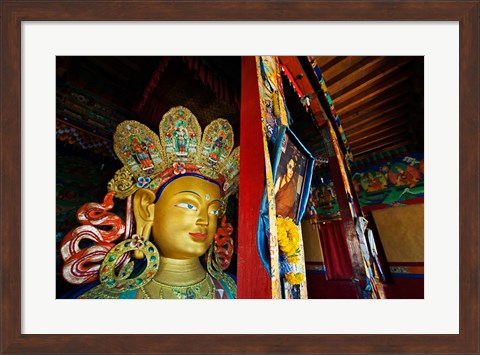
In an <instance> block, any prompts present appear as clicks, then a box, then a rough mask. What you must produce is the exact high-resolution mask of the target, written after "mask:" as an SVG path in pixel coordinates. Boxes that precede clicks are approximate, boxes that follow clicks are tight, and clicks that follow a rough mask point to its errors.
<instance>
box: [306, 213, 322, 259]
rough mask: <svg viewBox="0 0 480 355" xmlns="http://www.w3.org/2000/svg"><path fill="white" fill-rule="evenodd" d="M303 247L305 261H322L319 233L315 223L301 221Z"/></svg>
mask: <svg viewBox="0 0 480 355" xmlns="http://www.w3.org/2000/svg"><path fill="white" fill-rule="evenodd" d="M302 234H303V249H304V251H305V261H306V262H323V254H322V246H321V244H320V233H319V232H318V227H317V225H316V224H312V223H310V222H308V221H306V220H304V221H302Z"/></svg>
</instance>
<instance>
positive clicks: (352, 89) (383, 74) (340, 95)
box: [332, 59, 409, 106]
mask: <svg viewBox="0 0 480 355" xmlns="http://www.w3.org/2000/svg"><path fill="white" fill-rule="evenodd" d="M408 62H409V61H408V60H407V59H404V60H403V61H401V62H400V63H398V64H396V65H394V66H390V65H386V64H384V66H383V67H381V68H380V69H378V70H376V71H374V72H372V73H370V74H368V75H366V76H364V77H362V78H361V79H358V80H357V81H355V82H354V83H352V84H351V85H349V86H347V87H345V88H343V89H342V90H339V91H337V92H336V93H335V95H334V96H332V100H333V102H334V103H335V106H337V105H341V104H342V103H343V102H344V101H346V100H348V99H349V98H351V97H354V96H355V95H356V94H358V93H360V92H362V91H364V90H366V88H368V87H372V86H374V85H377V84H380V83H384V82H385V81H387V80H390V78H391V77H395V76H396V75H398V74H399V72H401V71H402V70H405V65H406V64H408Z"/></svg>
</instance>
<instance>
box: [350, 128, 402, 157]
mask: <svg viewBox="0 0 480 355" xmlns="http://www.w3.org/2000/svg"><path fill="white" fill-rule="evenodd" d="M408 139H409V136H408V132H407V131H406V130H397V131H394V132H391V133H390V134H387V135H384V136H382V137H378V138H376V139H369V140H366V141H363V142H362V143H357V144H355V145H353V144H352V145H351V149H352V152H355V151H359V150H365V148H367V147H368V148H372V147H378V146H380V145H381V144H384V143H385V142H389V143H392V144H393V143H396V142H397V141H399V140H408Z"/></svg>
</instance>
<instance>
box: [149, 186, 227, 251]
mask: <svg viewBox="0 0 480 355" xmlns="http://www.w3.org/2000/svg"><path fill="white" fill-rule="evenodd" d="M206 195H209V199H208V200H207V199H206ZM220 207H221V202H220V188H219V187H218V186H217V185H216V184H214V183H212V182H209V181H207V180H204V179H201V178H198V177H194V176H184V177H181V178H178V179H177V180H174V181H173V182H171V183H170V184H169V185H168V186H167V187H166V188H165V190H163V192H162V194H161V195H160V199H159V200H158V202H157V203H156V204H155V214H154V221H153V228H152V231H153V240H154V241H155V244H156V245H157V247H158V249H159V251H160V254H161V255H162V256H164V257H167V258H172V259H190V258H196V257H199V256H201V255H203V254H205V252H206V251H207V249H208V247H209V246H210V244H212V241H213V238H214V236H215V232H216V230H217V218H218V211H219V210H220ZM195 235H196V236H195ZM199 235H205V237H199Z"/></svg>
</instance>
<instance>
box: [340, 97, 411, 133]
mask: <svg viewBox="0 0 480 355" xmlns="http://www.w3.org/2000/svg"><path fill="white" fill-rule="evenodd" d="M408 112H409V109H408V107H406V106H405V105H404V104H403V103H402V102H400V103H397V104H396V105H393V106H385V108H384V109H378V110H376V111H374V112H372V113H370V114H366V115H364V116H361V117H356V119H355V120H352V119H342V126H343V129H345V130H351V131H352V130H357V129H358V128H361V127H364V126H365V125H367V124H369V123H370V122H372V121H374V120H377V119H378V118H379V117H380V118H384V117H390V116H396V115H406V114H407V113H408Z"/></svg>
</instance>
